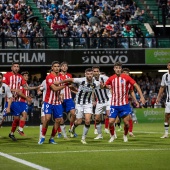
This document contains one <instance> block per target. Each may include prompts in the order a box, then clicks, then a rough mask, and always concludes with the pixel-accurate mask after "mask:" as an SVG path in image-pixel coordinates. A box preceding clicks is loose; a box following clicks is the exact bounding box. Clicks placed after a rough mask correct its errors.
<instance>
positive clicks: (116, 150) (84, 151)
mask: <svg viewBox="0 0 170 170" xmlns="http://www.w3.org/2000/svg"><path fill="white" fill-rule="evenodd" d="M169 150H170V148H165V149H149V148H148V149H147V148H146V149H114V150H81V151H57V152H26V153H25V152H24V153H11V154H15V155H29V154H62V153H89V152H121V151H122V152H125V151H169Z"/></svg>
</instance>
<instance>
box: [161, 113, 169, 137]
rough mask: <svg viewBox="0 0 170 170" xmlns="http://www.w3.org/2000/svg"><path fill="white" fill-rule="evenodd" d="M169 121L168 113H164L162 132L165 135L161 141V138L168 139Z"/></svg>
mask: <svg viewBox="0 0 170 170" xmlns="http://www.w3.org/2000/svg"><path fill="white" fill-rule="evenodd" d="M169 119H170V113H165V119H164V130H165V133H164V135H163V136H162V137H161V138H162V139H163V138H168V131H169Z"/></svg>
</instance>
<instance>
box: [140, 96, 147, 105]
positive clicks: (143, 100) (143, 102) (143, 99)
mask: <svg viewBox="0 0 170 170" xmlns="http://www.w3.org/2000/svg"><path fill="white" fill-rule="evenodd" d="M140 101H141V103H142V104H143V105H145V103H146V101H145V98H144V97H142V98H140Z"/></svg>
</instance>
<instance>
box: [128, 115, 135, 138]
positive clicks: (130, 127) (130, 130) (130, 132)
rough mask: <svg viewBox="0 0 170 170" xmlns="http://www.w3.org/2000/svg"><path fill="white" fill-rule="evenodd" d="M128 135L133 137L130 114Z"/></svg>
mask: <svg viewBox="0 0 170 170" xmlns="http://www.w3.org/2000/svg"><path fill="white" fill-rule="evenodd" d="M129 136H131V137H135V136H134V135H133V120H132V115H130V119H129Z"/></svg>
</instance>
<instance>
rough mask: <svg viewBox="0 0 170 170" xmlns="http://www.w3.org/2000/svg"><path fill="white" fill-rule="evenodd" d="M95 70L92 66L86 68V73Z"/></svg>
mask: <svg viewBox="0 0 170 170" xmlns="http://www.w3.org/2000/svg"><path fill="white" fill-rule="evenodd" d="M92 71H93V70H92V68H87V69H86V70H85V73H87V72H92Z"/></svg>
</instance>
